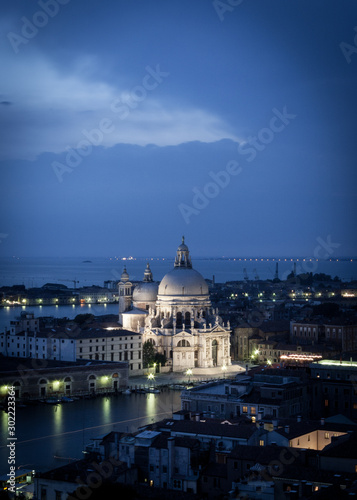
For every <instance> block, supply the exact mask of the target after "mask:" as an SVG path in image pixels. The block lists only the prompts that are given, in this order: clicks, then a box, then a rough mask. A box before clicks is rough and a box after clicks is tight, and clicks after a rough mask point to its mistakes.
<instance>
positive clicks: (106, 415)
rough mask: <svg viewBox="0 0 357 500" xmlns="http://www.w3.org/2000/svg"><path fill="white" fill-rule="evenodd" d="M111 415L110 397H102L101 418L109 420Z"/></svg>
mask: <svg viewBox="0 0 357 500" xmlns="http://www.w3.org/2000/svg"><path fill="white" fill-rule="evenodd" d="M110 415H111V400H110V398H103V420H104V422H110Z"/></svg>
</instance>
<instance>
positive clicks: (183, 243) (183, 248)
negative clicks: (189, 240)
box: [177, 236, 188, 252]
mask: <svg viewBox="0 0 357 500" xmlns="http://www.w3.org/2000/svg"><path fill="white" fill-rule="evenodd" d="M177 251H178V252H188V246H187V245H185V237H184V236H182V243H181V245H180V246H179V247H178V249H177Z"/></svg>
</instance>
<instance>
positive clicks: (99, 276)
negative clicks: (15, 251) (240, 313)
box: [0, 256, 357, 288]
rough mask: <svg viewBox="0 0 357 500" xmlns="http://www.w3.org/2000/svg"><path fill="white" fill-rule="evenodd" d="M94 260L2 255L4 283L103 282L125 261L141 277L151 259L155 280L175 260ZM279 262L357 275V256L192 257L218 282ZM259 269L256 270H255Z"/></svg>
mask: <svg viewBox="0 0 357 500" xmlns="http://www.w3.org/2000/svg"><path fill="white" fill-rule="evenodd" d="M87 260H90V262H83V260H82V259H81V258H43V259H41V258H31V259H30V258H4V257H3V258H0V286H11V285H15V284H17V285H19V284H24V285H25V286H26V287H27V288H30V287H41V286H43V285H44V284H45V283H48V282H52V283H53V282H54V283H62V284H64V285H67V286H68V287H72V286H73V280H76V281H78V282H79V283H78V284H77V286H89V285H101V286H103V283H104V281H106V280H119V279H120V275H121V273H122V271H123V267H124V265H125V266H126V268H127V271H128V273H129V275H130V279H131V280H134V281H141V280H142V279H143V276H144V270H145V267H146V263H147V262H150V267H151V270H152V273H153V277H154V280H156V281H160V280H161V279H162V278H163V277H164V275H165V274H166V273H167V272H169V271H170V270H171V269H172V267H173V264H174V260H173V258H172V259H171V258H170V259H167V258H165V259H164V258H155V259H144V258H142V259H135V260H126V261H123V260H120V259H119V260H117V259H109V258H99V257H96V258H90V259H87ZM277 262H278V264H279V277H280V278H281V279H282V278H284V275H286V274H287V273H289V272H291V271H292V269H293V265H294V262H295V263H296V270H297V273H298V274H300V273H303V272H310V271H311V272H314V273H326V274H330V275H331V276H332V277H334V276H336V275H337V276H339V277H340V278H341V279H342V280H343V281H350V280H351V279H352V278H357V260H356V259H353V260H339V261H336V260H331V261H330V260H319V261H318V262H314V261H310V260H309V258H307V259H305V261H303V260H302V259H299V260H296V259H295V260H293V259H291V260H290V259H277V258H276V259H272V258H270V259H249V258H247V259H243V258H242V259H238V258H237V259H195V258H194V256H193V257H192V263H193V267H194V268H195V269H196V270H197V271H198V272H200V273H201V274H202V275H203V277H204V278H209V279H212V276H213V275H214V276H215V280H216V282H217V283H225V282H226V281H234V280H243V279H244V269H246V270H247V273H248V275H249V277H250V279H254V278H255V275H256V273H257V274H258V275H259V277H260V278H261V279H264V280H266V279H273V278H274V276H275V265H276V263H277ZM255 271H256V272H255Z"/></svg>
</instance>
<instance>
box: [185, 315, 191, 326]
mask: <svg viewBox="0 0 357 500" xmlns="http://www.w3.org/2000/svg"><path fill="white" fill-rule="evenodd" d="M190 325H191V314H190V313H189V312H185V326H186V327H189V326H190Z"/></svg>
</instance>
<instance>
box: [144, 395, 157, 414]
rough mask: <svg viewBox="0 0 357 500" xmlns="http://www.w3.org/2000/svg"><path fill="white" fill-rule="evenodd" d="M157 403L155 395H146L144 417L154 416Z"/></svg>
mask: <svg viewBox="0 0 357 500" xmlns="http://www.w3.org/2000/svg"><path fill="white" fill-rule="evenodd" d="M156 406H157V401H156V398H155V394H147V396H146V415H154V414H155V413H156Z"/></svg>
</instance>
